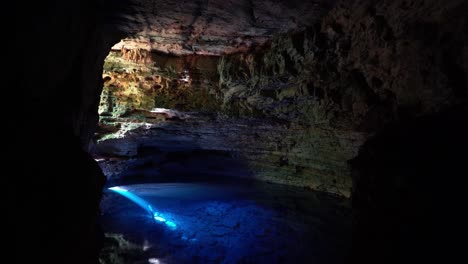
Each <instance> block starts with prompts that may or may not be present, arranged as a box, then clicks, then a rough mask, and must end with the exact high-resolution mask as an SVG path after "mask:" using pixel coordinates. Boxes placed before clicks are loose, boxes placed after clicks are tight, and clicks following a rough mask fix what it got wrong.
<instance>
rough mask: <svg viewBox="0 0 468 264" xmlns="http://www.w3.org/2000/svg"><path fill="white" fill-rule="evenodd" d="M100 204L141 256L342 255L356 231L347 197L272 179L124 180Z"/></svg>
mask: <svg viewBox="0 0 468 264" xmlns="http://www.w3.org/2000/svg"><path fill="white" fill-rule="evenodd" d="M101 207H102V213H103V215H102V219H101V220H102V223H103V227H104V229H105V232H107V233H114V234H122V235H123V236H124V237H125V238H126V239H128V240H130V241H132V242H133V243H135V244H137V245H140V246H141V248H142V250H143V251H144V254H143V255H142V256H141V258H142V260H141V261H143V262H141V263H151V262H154V263H155V262H156V260H157V261H158V262H159V263H342V262H344V258H345V257H346V254H347V252H348V250H349V245H350V238H351V237H350V233H349V230H350V224H351V221H350V214H349V208H348V207H347V201H344V200H341V199H338V198H334V197H330V196H327V195H323V194H318V193H314V192H311V191H308V190H303V189H299V188H292V187H284V186H277V185H271V184H270V185H269V184H254V183H249V184H235V183H231V184H227V183H217V184H214V183H173V184H169V183H165V184H135V185H127V186H118V187H114V188H111V190H109V191H108V192H106V194H105V197H104V199H103V202H102V206H101ZM131 262H132V261H129V263H131Z"/></svg>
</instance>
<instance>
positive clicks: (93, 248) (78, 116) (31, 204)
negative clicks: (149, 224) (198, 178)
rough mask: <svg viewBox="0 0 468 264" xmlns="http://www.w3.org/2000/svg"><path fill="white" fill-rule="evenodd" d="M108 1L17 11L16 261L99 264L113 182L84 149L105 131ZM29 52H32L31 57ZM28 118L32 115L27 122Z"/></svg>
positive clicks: (12, 216) (12, 204) (12, 184)
mask: <svg viewBox="0 0 468 264" xmlns="http://www.w3.org/2000/svg"><path fill="white" fill-rule="evenodd" d="M100 4H102V2H96V1H41V2H35V3H32V4H30V5H29V6H28V7H27V8H24V6H18V5H17V6H16V8H17V9H15V10H14V11H15V12H14V14H15V17H16V20H15V22H16V23H15V29H16V32H14V33H15V34H14V42H13V45H14V50H18V51H21V52H18V53H16V54H11V56H14V58H12V60H11V61H14V62H17V63H16V64H15V66H14V67H11V69H10V71H11V75H12V76H14V80H15V83H14V86H12V87H14V88H12V90H13V91H14V92H15V97H12V98H21V102H20V103H19V104H18V107H17V110H16V111H15V114H14V115H13V116H14V119H15V120H14V125H13V126H12V127H11V128H12V132H11V133H12V135H13V137H12V142H15V144H14V146H13V148H14V150H13V151H12V152H10V155H11V156H12V157H13V160H15V161H16V162H17V163H15V165H14V166H13V170H11V175H10V176H9V178H10V180H11V181H9V189H10V190H12V191H11V192H10V193H9V197H8V198H7V201H8V203H9V208H10V209H11V211H9V212H8V219H9V220H10V221H11V223H12V230H13V232H14V240H13V241H14V243H15V246H16V255H15V256H14V260H13V262H15V263H22V262H30V261H40V262H44V263H98V254H99V248H100V235H99V234H100V232H99V227H98V225H97V222H96V220H97V216H98V208H99V201H100V196H101V192H102V187H103V185H104V181H105V177H104V176H103V174H102V172H101V170H100V169H99V167H98V165H97V164H96V162H95V161H94V160H93V159H92V157H91V156H90V155H89V154H88V153H87V152H86V151H85V150H86V149H87V147H88V141H89V139H90V137H91V136H92V134H93V132H94V128H95V126H96V124H97V118H98V115H97V107H98V103H99V93H100V84H101V82H102V81H101V80H102V77H101V74H102V63H103V59H104V57H105V55H106V52H107V51H108V50H109V49H110V46H111V45H112V44H113V43H112V41H111V39H112V38H111V37H109V36H107V35H106V32H105V28H104V25H103V23H102V13H101V14H100V12H101V11H102V10H103V9H102V8H103V6H101V5H100ZM26 51H27V52H26ZM23 117H27V118H24V119H23Z"/></svg>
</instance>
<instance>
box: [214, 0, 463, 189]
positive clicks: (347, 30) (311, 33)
mask: <svg viewBox="0 0 468 264" xmlns="http://www.w3.org/2000/svg"><path fill="white" fill-rule="evenodd" d="M466 13H467V12H466V3H465V2H464V1H447V2H444V3H441V2H439V1H341V2H338V3H337V5H336V6H335V7H334V8H333V9H332V10H331V11H330V12H329V13H328V14H327V15H326V16H325V18H324V19H323V20H322V21H321V22H320V23H317V24H316V25H315V26H310V27H306V29H305V30H299V31H295V32H290V33H287V34H279V35H277V36H276V37H275V38H274V39H273V40H272V41H271V43H270V44H269V45H268V46H267V47H266V48H263V49H258V50H256V51H254V52H251V53H249V54H235V55H229V56H225V57H223V59H222V60H221V61H220V64H219V65H218V70H219V74H220V90H221V97H222V98H223V102H224V107H225V108H226V109H229V110H232V111H233V112H234V113H236V114H239V115H254V116H262V117H265V118H271V119H274V120H281V121H284V122H286V123H289V124H293V126H296V127H300V128H301V129H300V130H294V129H292V130H291V131H290V133H289V135H290V136H289V137H284V138H281V139H279V140H280V141H283V143H285V144H284V145H290V146H292V147H290V148H289V149H286V150H284V149H283V150H282V153H283V155H284V156H285V157H288V160H289V161H290V162H291V164H292V165H297V166H299V167H303V168H306V169H305V170H302V171H307V173H305V175H304V173H302V176H299V175H298V174H294V173H293V175H295V176H296V178H301V177H303V179H302V182H303V183H302V184H304V182H308V184H305V186H307V185H308V186H315V189H317V188H316V187H317V186H316V185H315V184H313V182H315V181H321V182H322V184H321V185H320V186H321V189H322V190H327V191H330V190H333V189H335V190H336V189H337V188H338V189H339V190H340V192H339V193H341V194H347V193H349V192H348V191H349V190H351V184H350V183H351V180H350V179H351V171H352V170H351V167H350V166H349V163H348V161H349V160H351V159H352V158H354V157H356V156H357V155H358V150H359V148H360V146H362V144H363V143H364V142H365V141H366V140H367V139H368V138H370V137H371V136H373V135H375V134H376V133H379V132H380V131H382V130H383V129H385V127H386V126H387V125H389V124H393V123H399V122H402V121H404V120H407V119H413V118H417V117H419V116H424V115H430V114H433V113H437V112H441V111H444V109H446V108H448V107H451V106H453V105H458V104H465V103H466V100H467V79H466V76H467V72H466V67H467V66H466V65H467V63H468V62H467V57H466V50H467V44H466V43H467V42H466V38H467V36H466V18H465V16H464V14H466ZM296 131H311V133H308V135H309V136H308V137H306V139H304V138H303V137H302V136H301V134H302V132H300V133H296ZM330 131H332V133H330ZM294 137H296V138H295V139H294V140H292V141H291V142H294V143H293V144H288V143H287V141H288V138H294ZM291 142H289V143H291ZM327 142H335V143H332V144H329V143H327ZM301 149H306V150H308V151H306V152H302V151H297V150H301ZM297 153H300V154H303V155H304V156H307V157H309V158H310V159H307V160H306V161H304V160H301V158H300V157H301V155H297ZM336 175H339V176H338V177H339V178H338V179H339V180H338V182H340V183H341V184H339V185H338V186H337V184H336V182H337V178H336V177H337V176H336ZM278 177H279V178H280V177H281V176H277V177H276V178H278ZM273 178H275V177H273ZM283 182H284V181H283ZM286 182H287V180H286ZM354 191H356V192H359V191H358V190H354ZM334 192H336V191H334Z"/></svg>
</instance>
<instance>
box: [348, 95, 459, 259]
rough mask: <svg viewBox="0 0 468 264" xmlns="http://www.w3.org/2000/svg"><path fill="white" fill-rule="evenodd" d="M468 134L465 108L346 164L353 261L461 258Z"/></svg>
mask: <svg viewBox="0 0 468 264" xmlns="http://www.w3.org/2000/svg"><path fill="white" fill-rule="evenodd" d="M467 135H468V106H467V105H466V104H465V105H460V106H458V107H453V108H450V109H448V110H444V111H441V112H440V113H437V114H432V115H427V116H422V117H417V118H409V119H408V120H403V121H401V122H400V123H397V124H393V125H390V126H387V127H386V128H385V129H383V130H382V131H381V132H379V133H378V134H377V135H375V136H374V137H373V138H371V139H369V140H368V141H367V142H366V143H365V144H364V146H363V147H362V148H361V150H360V152H359V155H358V157H357V158H355V159H354V160H353V161H352V162H351V163H352V167H353V182H354V186H353V196H352V197H353V198H352V200H353V201H352V204H353V213H354V219H353V225H354V231H355V232H354V234H353V254H354V256H353V257H354V258H353V260H354V263H424V262H431V261H436V262H437V261H440V262H441V263H442V262H443V263H455V262H460V261H461V262H464V261H462V260H461V259H465V260H466V255H465V250H466V249H465V248H464V245H466V243H464V242H461V241H464V240H465V238H466V230H467V225H466V223H468V221H467V217H466V212H465V208H466V204H465V203H464V202H463V201H464V200H466V199H465V198H466V197H465V196H466V193H467V192H466V191H467V175H468V169H467V161H466V150H467V149H468V144H467ZM460 257H461V258H460Z"/></svg>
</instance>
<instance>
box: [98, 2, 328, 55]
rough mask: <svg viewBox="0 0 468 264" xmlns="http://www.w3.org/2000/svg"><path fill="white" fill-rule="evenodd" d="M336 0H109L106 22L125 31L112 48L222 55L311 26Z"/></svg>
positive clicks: (180, 53) (106, 6) (244, 49)
mask: <svg viewBox="0 0 468 264" xmlns="http://www.w3.org/2000/svg"><path fill="white" fill-rule="evenodd" d="M119 2H120V1H119ZM129 2H130V3H129ZM333 2H334V0H311V1H303V0H231V1H226V0H209V1H208V0H199V1H180V0H126V2H125V4H122V3H121V4H120V7H118V4H117V2H115V1H111V0H107V2H106V3H105V7H104V8H105V9H108V10H114V11H113V13H112V16H111V17H110V18H109V20H108V22H110V23H112V24H113V26H117V27H118V29H119V30H120V32H121V33H123V36H125V38H123V40H122V41H121V42H119V43H117V44H116V45H115V46H114V47H113V49H121V48H122V46H124V47H125V48H131V49H134V48H141V49H146V50H152V51H159V52H162V53H168V54H174V55H188V54H199V55H224V54H230V53H235V52H241V51H247V50H249V49H251V48H252V47H256V46H259V45H262V44H264V43H266V42H268V40H269V39H271V37H272V36H273V35H274V34H276V33H283V32H289V31H294V30H300V29H301V28H304V27H306V26H311V25H313V24H314V23H316V22H317V21H318V20H319V19H320V18H321V17H322V16H323V15H324V14H325V13H326V11H327V10H329V9H330V8H331V7H332V4H333Z"/></svg>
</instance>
